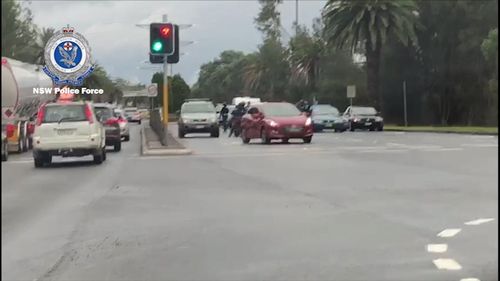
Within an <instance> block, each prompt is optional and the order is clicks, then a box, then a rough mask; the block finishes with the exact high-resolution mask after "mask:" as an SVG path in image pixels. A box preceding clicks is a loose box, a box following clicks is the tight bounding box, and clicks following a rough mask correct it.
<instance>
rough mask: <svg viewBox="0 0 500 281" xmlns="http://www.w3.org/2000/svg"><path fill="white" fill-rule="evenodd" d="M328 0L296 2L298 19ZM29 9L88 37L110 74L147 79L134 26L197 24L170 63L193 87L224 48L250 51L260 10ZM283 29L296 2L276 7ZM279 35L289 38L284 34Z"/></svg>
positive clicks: (43, 23)
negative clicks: (162, 22)
mask: <svg viewBox="0 0 500 281" xmlns="http://www.w3.org/2000/svg"><path fill="white" fill-rule="evenodd" d="M325 2H326V0H299V23H300V24H306V25H307V26H309V27H310V26H312V20H313V19H314V18H315V17H318V16H320V13H321V9H322V7H323V6H324V5H325ZM28 7H29V8H30V9H31V11H32V12H33V16H34V21H35V23H36V24H37V25H38V26H39V27H54V28H56V29H60V28H61V27H63V26H66V25H67V24H70V26H73V27H74V28H75V30H76V31H78V32H80V33H82V34H83V35H84V36H85V37H86V38H87V40H88V41H89V44H90V47H91V48H92V55H93V57H94V60H96V61H97V62H98V63H99V64H101V65H102V66H103V67H104V68H105V69H106V70H107V71H108V73H109V74H110V75H111V76H112V77H122V78H124V79H127V80H130V81H132V82H142V83H146V84H147V83H149V82H150V81H151V75H152V74H153V73H154V72H155V70H154V69H139V67H140V66H141V65H143V66H145V64H143V63H142V62H143V61H145V60H148V58H149V57H148V47H149V29H148V28H147V29H145V28H139V27H136V26H135V24H139V23H151V22H154V21H156V22H158V21H160V20H161V18H162V14H167V15H168V20H169V21H170V22H174V23H177V24H195V26H194V27H190V28H188V29H184V30H181V31H180V32H181V33H180V36H181V38H180V39H181V41H195V43H194V44H191V45H187V46H181V52H186V53H187V54H186V55H184V56H181V58H180V61H179V63H178V64H176V65H174V67H173V71H174V73H180V74H181V75H182V77H184V79H185V80H186V82H187V83H188V84H190V85H192V84H193V83H194V82H196V79H197V78H198V70H199V68H200V66H201V64H203V63H206V62H208V61H210V60H212V59H214V58H215V57H217V56H218V55H219V54H220V53H221V52H222V51H223V50H228V49H233V50H240V51H243V52H245V53H246V52H252V51H255V50H256V49H257V46H258V45H259V44H260V43H261V42H262V36H261V33H260V32H259V31H258V30H257V29H256V28H255V24H254V22H253V21H254V17H256V15H257V14H258V12H259V8H260V6H259V3H258V2H257V0H233V1H228V0H226V1H217V0H212V1H211V0H204V1H186V0H183V1H32V2H31V3H30V4H29V5H28ZM280 12H281V20H282V25H283V27H284V28H285V29H286V30H287V31H288V33H290V34H292V31H291V30H292V23H293V21H294V20H295V0H288V1H287V0H285V1H284V3H283V4H281V5H280ZM283 39H284V40H287V39H288V36H287V34H286V33H284V34H283Z"/></svg>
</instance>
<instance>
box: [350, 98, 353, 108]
mask: <svg viewBox="0 0 500 281" xmlns="http://www.w3.org/2000/svg"><path fill="white" fill-rule="evenodd" d="M349 100H350V101H351V108H352V98H349Z"/></svg>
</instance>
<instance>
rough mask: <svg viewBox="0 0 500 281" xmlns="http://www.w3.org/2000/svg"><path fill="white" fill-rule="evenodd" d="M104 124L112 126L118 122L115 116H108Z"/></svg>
mask: <svg viewBox="0 0 500 281" xmlns="http://www.w3.org/2000/svg"><path fill="white" fill-rule="evenodd" d="M105 124H106V125H109V126H113V125H117V124H118V119H117V118H109V119H108V120H106V123H105Z"/></svg>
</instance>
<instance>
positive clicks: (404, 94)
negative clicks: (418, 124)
mask: <svg viewBox="0 0 500 281" xmlns="http://www.w3.org/2000/svg"><path fill="white" fill-rule="evenodd" d="M403 106H404V118H405V127H408V113H407V109H406V80H404V81H403Z"/></svg>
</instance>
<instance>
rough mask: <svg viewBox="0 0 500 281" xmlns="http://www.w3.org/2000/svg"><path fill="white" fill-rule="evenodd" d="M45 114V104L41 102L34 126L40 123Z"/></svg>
mask: <svg viewBox="0 0 500 281" xmlns="http://www.w3.org/2000/svg"><path fill="white" fill-rule="evenodd" d="M44 116H45V104H42V105H41V106H40V107H39V108H38V113H37V115H36V126H40V125H42V122H43V117H44Z"/></svg>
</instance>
